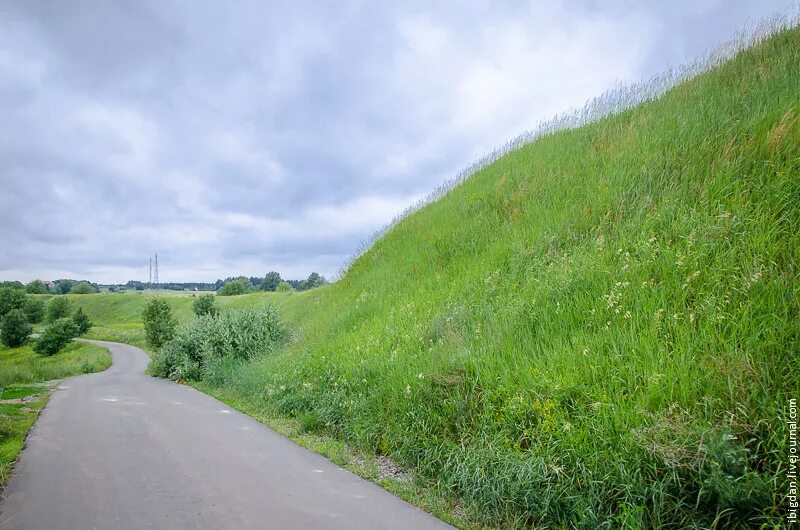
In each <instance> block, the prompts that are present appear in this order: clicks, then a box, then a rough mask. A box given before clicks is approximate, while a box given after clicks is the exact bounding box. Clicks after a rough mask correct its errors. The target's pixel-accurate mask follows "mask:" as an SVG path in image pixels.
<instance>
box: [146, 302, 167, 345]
mask: <svg viewBox="0 0 800 530" xmlns="http://www.w3.org/2000/svg"><path fill="white" fill-rule="evenodd" d="M142 322H143V323H144V333H145V336H146V337H147V343H148V344H149V345H150V346H151V347H152V348H153V349H158V348H160V347H161V346H162V345H163V344H164V343H165V342H167V341H168V340H170V339H171V338H172V336H173V335H174V334H175V318H174V317H173V316H172V309H171V308H170V307H169V304H168V303H167V301H166V300H164V299H163V298H153V299H152V300H150V301H149V302H147V304H145V306H144V310H142Z"/></svg>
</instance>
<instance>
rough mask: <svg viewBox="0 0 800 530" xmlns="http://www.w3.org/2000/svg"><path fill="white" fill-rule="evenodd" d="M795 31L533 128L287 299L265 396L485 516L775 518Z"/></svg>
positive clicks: (793, 180) (249, 392) (781, 446)
mask: <svg viewBox="0 0 800 530" xmlns="http://www.w3.org/2000/svg"><path fill="white" fill-rule="evenodd" d="M798 87H800V32H799V31H798V30H791V31H784V32H781V33H780V34H778V35H776V36H774V37H772V38H771V39H770V40H768V41H766V42H764V43H762V44H760V45H758V46H757V47H755V48H753V49H750V50H748V51H747V52H745V53H743V54H740V55H739V56H738V57H737V58H735V59H734V60H732V61H730V62H729V63H727V64H726V65H724V66H723V67H721V68H717V69H715V70H713V71H710V72H708V73H706V74H704V75H702V76H700V77H699V78H696V79H694V80H692V81H690V82H686V83H683V84H681V85H679V86H677V87H676V88H674V89H672V90H671V91H669V92H668V93H667V94H666V95H665V96H664V97H663V98H661V99H660V100H658V101H655V102H648V103H645V104H643V105H641V106H639V107H638V108H636V109H634V110H632V111H628V112H625V113H623V114H621V115H618V116H615V117H612V118H608V119H604V120H602V121H600V122H597V123H594V124H592V125H589V126H586V127H583V128H581V129H578V130H573V131H567V132H562V133H559V134H554V135H551V136H548V137H544V138H541V139H540V140H538V141H536V142H535V143H533V144H532V145H529V146H527V147H525V148H523V149H521V150H519V151H517V152H514V153H512V154H510V155H508V156H506V157H504V158H502V159H501V160H499V161H498V162H496V163H494V164H493V165H491V166H490V167H488V168H486V169H485V170H483V171H481V172H479V173H478V174H476V175H474V176H473V177H472V178H470V179H469V180H468V181H467V182H466V183H465V184H463V185H462V186H460V187H458V188H457V189H455V190H453V191H452V192H450V193H449V194H448V195H447V196H446V197H445V198H444V199H443V200H441V201H439V202H437V203H435V204H432V205H430V206H428V207H426V208H424V209H423V210H421V211H419V212H418V213H416V214H414V215H412V216H411V217H410V218H408V219H406V220H405V221H403V222H402V223H400V224H399V225H398V226H396V227H395V228H394V229H393V230H391V231H390V232H389V233H388V234H387V235H386V236H385V237H383V238H382V239H381V240H379V241H378V242H377V243H376V244H375V245H374V247H373V248H372V249H371V250H369V251H368V252H367V253H366V254H365V255H363V256H362V257H361V258H359V259H358V260H357V261H356V263H355V264H354V266H353V267H352V268H351V270H350V271H349V272H348V274H347V275H346V276H345V277H344V278H343V279H342V280H341V281H339V282H338V283H336V284H335V285H332V286H330V287H328V288H325V289H320V290H316V291H313V292H310V293H306V294H304V295H302V296H295V297H288V298H284V299H281V300H280V305H281V306H282V309H283V311H284V314H285V315H286V318H287V319H288V320H289V321H290V322H292V323H293V324H294V325H295V326H296V327H297V329H299V330H300V331H301V335H300V337H299V338H298V340H297V342H296V344H294V345H293V346H292V348H291V349H290V351H288V352H287V353H286V354H285V355H281V356H274V357H270V358H267V359H263V360H261V361H259V362H256V363H254V364H252V365H248V366H245V367H241V368H239V369H237V370H232V371H231V372H230V373H229V374H227V381H228V383H227V384H228V386H229V387H230V388H232V389H236V390H237V391H238V392H239V393H240V395H241V396H244V397H245V398H246V399H249V400H253V401H259V400H261V401H264V402H269V403H271V404H277V405H278V406H279V407H281V408H282V410H284V411H286V412H288V413H290V414H302V415H303V417H305V418H308V417H313V418H315V420H316V421H314V422H310V423H311V424H319V425H322V426H324V428H325V429H327V430H328V431H329V432H332V433H334V434H335V435H336V436H339V437H341V438H342V439H344V440H346V441H348V442H350V443H353V444H356V445H359V446H362V447H365V448H368V449H372V450H375V451H379V452H383V453H386V454H389V455H391V456H392V457H393V458H395V459H396V460H398V461H400V462H401V463H403V464H404V465H406V466H409V467H410V468H413V469H415V470H416V471H417V472H419V473H420V474H421V475H422V476H424V477H427V478H428V479H430V480H431V481H433V482H435V483H437V484H438V485H439V486H440V487H441V488H442V490H443V491H447V492H452V493H453V494H454V495H457V496H458V497H460V498H461V499H462V500H463V503H464V508H465V509H466V510H468V511H470V512H471V513H473V514H474V518H475V519H476V520H482V521H485V522H488V523H494V524H499V523H505V524H522V525H542V526H548V527H549V526H558V525H562V524H564V525H569V526H580V527H597V526H601V527H637V526H644V527H649V526H671V527H681V526H687V525H701V526H708V525H713V524H725V525H750V524H757V523H760V522H773V523H774V522H777V521H779V520H780V516H781V513H782V510H783V509H784V508H785V495H786V479H785V478H784V477H785V465H786V457H785V455H786V447H787V446H786V443H787V430H786V425H785V423H784V421H785V418H784V412H785V408H786V406H787V399H788V397H789V396H790V395H794V396H797V395H798V390H799V388H798V387H799V385H798V371H797V368H798V366H797V359H798V336H799V335H800V325H798V322H800V320H798V317H800V311H798V310H799V309H800V301H799V299H798V294H800V293H798V290H800V284H799V283H798V281H797V264H798V258H800V235H799V234H800V90H798Z"/></svg>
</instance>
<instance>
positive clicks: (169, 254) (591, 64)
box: [0, 0, 787, 283]
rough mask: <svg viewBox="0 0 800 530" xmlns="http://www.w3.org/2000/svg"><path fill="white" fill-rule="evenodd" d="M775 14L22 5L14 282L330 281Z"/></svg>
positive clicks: (2, 100) (744, 8) (12, 21)
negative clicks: (152, 263)
mask: <svg viewBox="0 0 800 530" xmlns="http://www.w3.org/2000/svg"><path fill="white" fill-rule="evenodd" d="M786 5H787V3H786V2H785V1H771V0H758V1H755V0H751V1H744V0H729V1H723V0H673V1H670V2H655V1H653V2H647V1H645V2H642V1H636V0H609V1H600V0H583V1H573V2H566V1H563V2H559V1H550V0H542V1H533V2H505V1H496V0H495V1H488V0H487V1H481V0H476V1H470V2H460V3H451V2H436V1H422V2H402V1H397V2H367V1H364V2H360V1H356V2H350V1H336V2H334V1H322V2H320V1H317V2H308V1H305V0H297V1H293V2H266V1H252V2H244V1H239V0H234V1H226V2H208V1H197V0H186V1H175V0H152V1H151V0H147V1H137V2H98V1H95V0H73V1H70V2H51V1H39V0H4V1H3V2H2V3H1V4H0V115H2V117H3V128H2V129H3V130H2V132H0V248H2V251H0V279H16V280H21V281H26V282H27V281H30V280H32V279H34V278H40V279H44V280H54V279H57V278H75V279H89V280H92V281H95V282H99V283H117V282H119V283H124V282H126V281H128V280H141V281H146V280H147V277H148V258H149V257H150V256H152V255H153V253H154V252H158V255H159V272H160V280H161V281H162V282H182V281H186V282H189V281H210V282H211V281H214V280H216V279H217V278H225V277H228V276H237V275H247V276H263V275H264V274H265V273H266V272H268V271H270V270H276V271H279V272H280V273H281V274H282V276H283V277H284V278H290V279H295V278H297V279H299V278H303V277H305V276H307V275H308V274H309V273H310V272H312V271H317V272H319V273H322V274H324V275H326V276H328V277H329V278H330V277H333V276H334V275H335V274H336V273H337V271H338V270H339V269H340V267H341V266H342V265H343V264H344V263H345V261H346V260H347V258H348V257H349V256H350V255H352V254H353V252H354V251H355V250H356V249H357V248H358V247H359V246H360V245H361V243H362V242H363V241H365V240H367V239H368V238H369V236H370V234H372V233H374V232H375V231H376V230H378V229H379V228H380V227H381V226H383V225H384V224H385V223H387V222H388V221H390V220H391V219H392V218H393V217H394V216H395V215H396V214H397V213H399V212H400V211H402V210H403V209H405V207H406V206H408V205H410V204H411V203H413V202H414V201H416V200H418V199H419V198H421V197H424V196H426V195H427V194H428V193H429V192H430V191H432V190H433V189H434V188H436V187H438V186H439V185H440V184H441V183H442V182H443V181H445V180H446V179H448V178H450V177H452V176H454V175H455V174H456V173H457V172H458V170H459V169H460V168H462V167H465V166H467V165H469V164H470V163H471V162H474V161H475V160H476V159H478V158H479V157H480V156H481V155H483V154H484V153H486V152H488V151H491V150H492V149H493V148H494V147H496V146H497V145H500V144H502V143H504V142H505V141H506V140H508V139H510V138H512V137H515V136H517V135H518V134H520V133H522V132H524V131H526V130H528V129H531V128H532V127H534V126H535V125H536V124H537V123H538V122H539V121H540V120H542V119H545V118H548V117H550V116H552V115H554V114H556V113H559V112H562V111H565V110H567V109H570V108H573V107H578V106H581V105H582V104H583V103H584V102H585V101H586V100H588V99H590V98H592V97H593V96H596V95H599V94H601V93H602V92H604V91H605V90H607V89H609V88H611V87H614V86H615V85H617V84H618V83H631V82H637V81H641V80H644V79H647V78H649V77H651V76H653V75H655V74H657V73H658V72H660V71H662V70H664V69H665V68H667V67H669V66H675V65H679V64H682V63H685V62H687V61H690V60H691V59H693V58H694V57H696V56H698V55H699V54H702V53H704V52H705V51H707V50H708V49H710V48H712V47H713V46H714V45H715V44H717V43H719V42H721V41H724V40H727V39H729V38H730V37H731V36H732V35H734V34H735V33H736V32H737V31H739V30H741V29H743V28H746V27H751V26H753V25H754V24H755V23H757V22H758V21H759V20H760V19H762V18H764V17H765V16H768V15H770V14H772V13H773V12H774V11H776V10H779V9H782V8H784V7H785V6H786Z"/></svg>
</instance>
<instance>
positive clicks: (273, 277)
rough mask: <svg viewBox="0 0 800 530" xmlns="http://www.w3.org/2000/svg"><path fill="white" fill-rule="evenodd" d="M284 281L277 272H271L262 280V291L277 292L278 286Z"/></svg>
mask: <svg viewBox="0 0 800 530" xmlns="http://www.w3.org/2000/svg"><path fill="white" fill-rule="evenodd" d="M282 281H283V280H282V279H281V275H280V274H279V273H277V272H275V271H270V272H268V273H267V275H266V276H264V279H263V280H261V290H262V291H275V290H276V289H277V288H278V284H280V283H281V282H282Z"/></svg>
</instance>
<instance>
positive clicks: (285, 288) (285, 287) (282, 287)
mask: <svg viewBox="0 0 800 530" xmlns="http://www.w3.org/2000/svg"><path fill="white" fill-rule="evenodd" d="M275 291H277V292H279V293H290V292H292V291H294V289H293V288H292V286H291V284H289V283H288V282H281V283H279V284H278V286H277V287H276V288H275Z"/></svg>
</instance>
